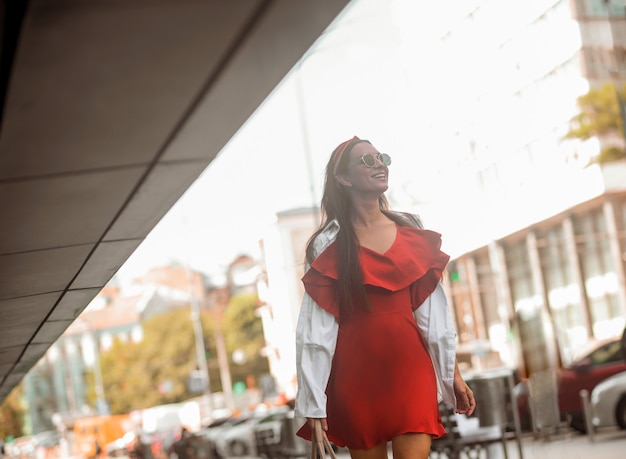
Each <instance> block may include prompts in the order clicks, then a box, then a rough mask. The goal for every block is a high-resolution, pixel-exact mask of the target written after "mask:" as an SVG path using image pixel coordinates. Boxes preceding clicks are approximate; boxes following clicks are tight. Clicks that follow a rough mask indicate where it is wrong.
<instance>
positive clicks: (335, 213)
mask: <svg viewBox="0 0 626 459" xmlns="http://www.w3.org/2000/svg"><path fill="white" fill-rule="evenodd" d="M361 142H367V143H370V144H371V142H370V141H369V140H364V139H359V138H358V137H354V138H353V139H352V140H350V141H349V142H348V143H346V142H344V143H342V144H341V145H339V146H338V147H337V148H335V150H334V151H333V153H332V154H331V155H330V159H329V160H328V164H327V165H326V175H325V179H324V193H323V195H322V202H321V210H322V223H321V224H320V227H319V228H318V229H317V231H315V233H313V235H312V236H311V238H310V239H309V241H308V243H307V246H306V261H307V262H308V263H309V264H310V263H312V262H313V260H314V259H315V257H316V256H317V255H318V254H316V253H315V250H314V241H315V239H316V238H317V236H318V235H319V234H320V233H321V232H322V231H324V228H325V227H326V225H328V223H329V222H331V221H333V220H337V222H338V223H339V233H338V234H337V240H336V243H337V274H338V280H337V296H338V299H339V308H340V311H341V312H349V311H352V310H354V305H355V302H354V301H353V295H354V294H356V295H358V296H359V297H360V298H361V299H362V300H363V301H362V304H364V305H365V307H366V308H369V307H370V303H369V300H368V298H367V295H366V294H365V287H364V285H363V273H362V271H361V264H360V262H359V243H358V238H357V236H356V232H355V231H354V227H353V226H352V220H351V219H350V214H351V210H352V201H351V200H350V196H349V194H348V193H347V192H346V190H345V188H344V187H342V186H341V185H339V184H338V183H337V180H336V179H335V173H336V172H343V171H345V169H346V167H347V164H348V161H349V158H350V152H351V151H352V148H354V146H355V145H357V144H358V143H361ZM341 148H343V149H344V150H343V152H340V153H339V154H337V153H338V150H339V149H341ZM336 161H338V163H337V164H335V162H336ZM378 206H379V208H380V210H381V212H382V213H384V214H385V215H386V216H387V217H388V218H389V219H391V220H393V221H394V222H395V223H396V224H398V226H413V227H417V228H421V227H422V225H421V223H420V222H419V220H417V219H415V217H413V216H412V215H410V214H404V213H402V214H401V213H397V212H393V211H391V210H390V209H389V202H388V201H387V198H386V197H385V195H384V194H381V195H380V196H379V197H378Z"/></svg>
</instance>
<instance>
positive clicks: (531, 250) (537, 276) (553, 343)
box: [526, 231, 561, 368]
mask: <svg viewBox="0 0 626 459" xmlns="http://www.w3.org/2000/svg"><path fill="white" fill-rule="evenodd" d="M526 248H527V250H528V260H529V263H530V273H531V276H532V282H533V290H534V291H535V294H536V295H538V296H539V297H540V298H541V310H542V315H544V316H545V317H547V318H548V319H549V323H548V324H543V325H544V331H543V332H544V334H547V336H545V344H546V356H547V358H548V363H549V365H550V367H551V368H558V367H559V366H560V363H561V357H560V347H559V345H558V342H557V338H556V332H555V325H554V318H553V317H552V311H551V309H550V305H549V303H548V295H547V293H546V287H545V283H544V280H543V269H542V268H541V260H540V257H539V249H538V247H537V235H536V234H535V232H534V231H530V232H529V233H528V235H527V236H526ZM546 325H547V327H546Z"/></svg>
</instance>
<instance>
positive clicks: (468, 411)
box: [454, 364, 476, 416]
mask: <svg viewBox="0 0 626 459" xmlns="http://www.w3.org/2000/svg"><path fill="white" fill-rule="evenodd" d="M454 396H455V397H456V412H457V413H460V414H465V415H466V416H471V415H472V413H473V412H474V409H476V400H475V399H474V392H472V389H470V388H469V386H468V385H467V383H466V382H465V380H464V379H463V376H461V372H460V371H459V367H458V365H456V364H455V366H454Z"/></svg>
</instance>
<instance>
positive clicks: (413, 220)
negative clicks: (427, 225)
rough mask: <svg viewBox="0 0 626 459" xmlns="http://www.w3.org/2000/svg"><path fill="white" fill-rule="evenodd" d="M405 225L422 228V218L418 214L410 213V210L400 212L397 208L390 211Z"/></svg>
mask: <svg viewBox="0 0 626 459" xmlns="http://www.w3.org/2000/svg"><path fill="white" fill-rule="evenodd" d="M390 212H391V213H392V214H393V215H395V216H396V217H397V218H398V219H399V220H400V221H401V222H403V223H405V224H406V226H412V227H413V228H424V225H423V224H422V220H421V218H420V216H419V215H418V214H412V213H410V212H400V211H397V210H393V211H390Z"/></svg>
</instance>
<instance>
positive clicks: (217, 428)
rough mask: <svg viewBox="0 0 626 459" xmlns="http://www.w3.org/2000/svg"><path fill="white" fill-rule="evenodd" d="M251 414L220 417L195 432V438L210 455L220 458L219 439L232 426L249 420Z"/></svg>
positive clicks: (216, 458) (199, 445) (200, 446)
mask: <svg viewBox="0 0 626 459" xmlns="http://www.w3.org/2000/svg"><path fill="white" fill-rule="evenodd" d="M248 419H249V416H228V417H224V418H218V419H215V420H213V421H212V422H210V423H209V424H208V425H207V426H205V427H202V428H201V429H200V430H198V431H197V432H194V434H193V437H192V438H193V439H194V440H195V442H196V444H197V445H198V447H199V448H201V449H202V450H206V451H208V452H209V454H210V455H209V457H211V458H215V459H219V458H220V453H219V452H218V450H217V440H218V438H220V436H222V435H223V434H224V433H225V432H226V431H227V430H228V429H229V428H230V427H232V426H236V425H238V424H241V423H245V422H247V420H248Z"/></svg>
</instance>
